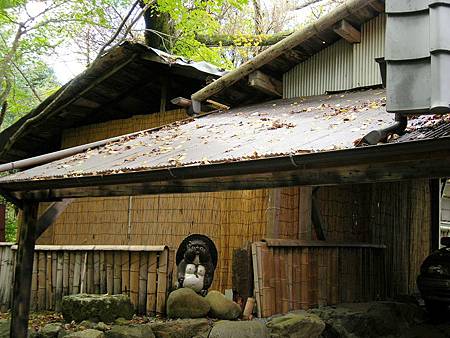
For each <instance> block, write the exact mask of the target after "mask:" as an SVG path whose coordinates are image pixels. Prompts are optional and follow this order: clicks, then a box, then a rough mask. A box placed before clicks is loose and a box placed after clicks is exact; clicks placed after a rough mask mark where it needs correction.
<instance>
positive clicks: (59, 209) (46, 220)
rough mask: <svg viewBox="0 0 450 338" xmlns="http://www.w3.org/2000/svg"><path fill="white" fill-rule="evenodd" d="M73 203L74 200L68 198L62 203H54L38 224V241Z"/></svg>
mask: <svg viewBox="0 0 450 338" xmlns="http://www.w3.org/2000/svg"><path fill="white" fill-rule="evenodd" d="M72 201H73V199H72V198H66V199H63V200H62V201H61V202H54V203H53V204H51V205H50V206H49V207H48V208H47V210H45V211H44V213H43V214H42V215H41V217H39V220H38V221H37V224H36V239H38V238H39V237H40V236H41V235H42V234H43V233H44V231H45V230H47V229H48V227H49V226H50V225H52V224H53V223H54V222H55V221H56V219H57V218H58V217H59V216H60V215H61V214H62V213H63V211H64V210H66V208H67V207H68V206H69V204H70V203H72Z"/></svg>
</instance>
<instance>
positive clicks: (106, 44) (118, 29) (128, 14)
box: [97, 0, 148, 59]
mask: <svg viewBox="0 0 450 338" xmlns="http://www.w3.org/2000/svg"><path fill="white" fill-rule="evenodd" d="M138 4H139V0H136V1H135V2H134V3H133V6H131V8H130V10H129V11H128V13H127V15H126V16H125V18H123V20H122V22H121V23H120V25H119V27H117V29H116V31H115V32H114V34H113V36H112V37H111V38H110V39H109V40H108V41H107V42H106V43H105V44H104V45H103V46H102V48H100V51H99V52H98V54H97V59H98V58H99V57H100V56H101V55H102V54H103V52H104V51H105V49H106V48H107V47H108V46H109V45H110V44H111V43H113V42H114V40H115V39H116V38H117V36H118V35H119V34H120V31H121V30H122V28H123V26H125V24H126V22H127V21H128V19H129V18H130V16H131V14H132V13H133V11H134V9H135V8H136V6H137V5H138ZM147 5H148V4H147ZM130 29H131V28H130Z"/></svg>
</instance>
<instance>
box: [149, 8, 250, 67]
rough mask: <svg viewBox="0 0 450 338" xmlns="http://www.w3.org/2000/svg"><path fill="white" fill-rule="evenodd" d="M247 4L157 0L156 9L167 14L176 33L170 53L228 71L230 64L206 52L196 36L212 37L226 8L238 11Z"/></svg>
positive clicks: (216, 51)
mask: <svg viewBox="0 0 450 338" xmlns="http://www.w3.org/2000/svg"><path fill="white" fill-rule="evenodd" d="M247 1H248V0H217V1H214V0H194V1H185V0H158V1H157V8H155V10H158V11H159V12H161V13H168V14H169V15H170V17H171V19H172V21H173V23H174V27H175V30H176V34H177V35H176V37H175V41H173V44H172V52H173V53H175V54H179V55H182V56H185V57H187V58H190V59H192V60H195V61H198V60H203V61H207V62H211V63H213V64H215V65H218V66H221V67H224V68H231V67H232V63H231V62H230V61H229V60H228V59H226V58H224V57H223V55H222V54H221V50H220V49H219V48H208V47H206V46H205V45H203V44H202V43H200V42H199V41H197V40H196V35H213V34H215V33H217V32H218V31H220V28H221V24H222V22H221V21H220V15H221V13H222V11H223V10H224V8H225V7H229V6H231V7H233V8H235V9H238V10H239V9H241V8H242V7H243V6H244V5H245V4H246V3H247Z"/></svg>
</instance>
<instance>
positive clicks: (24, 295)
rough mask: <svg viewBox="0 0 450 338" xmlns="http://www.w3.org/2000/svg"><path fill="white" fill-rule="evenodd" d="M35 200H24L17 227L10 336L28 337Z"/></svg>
mask: <svg viewBox="0 0 450 338" xmlns="http://www.w3.org/2000/svg"><path fill="white" fill-rule="evenodd" d="M38 206H39V203H37V202H26V203H25V204H24V207H23V218H22V222H21V224H20V228H19V245H18V249H17V253H16V270H15V275H14V286H13V304H12V309H11V326H10V337H11V338H25V337H28V317H29V314H30V296H31V276H32V271H33V257H34V244H35V242H36V238H35V230H36V219H37V214H38Z"/></svg>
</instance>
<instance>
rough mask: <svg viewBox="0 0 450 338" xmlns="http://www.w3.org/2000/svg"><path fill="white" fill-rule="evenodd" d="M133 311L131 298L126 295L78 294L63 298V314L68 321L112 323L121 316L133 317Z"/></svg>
mask: <svg viewBox="0 0 450 338" xmlns="http://www.w3.org/2000/svg"><path fill="white" fill-rule="evenodd" d="M133 312H134V311H133V306H132V305H131V302H130V298H128V297H127V296H125V295H88V294H77V295H70V296H65V297H63V299H62V314H63V317H64V320H65V321H67V322H71V321H72V320H73V321H75V322H81V321H83V320H89V321H93V322H99V321H102V322H105V323H110V322H113V321H114V319H116V318H119V317H123V318H126V319H131V318H132V317H133Z"/></svg>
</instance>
